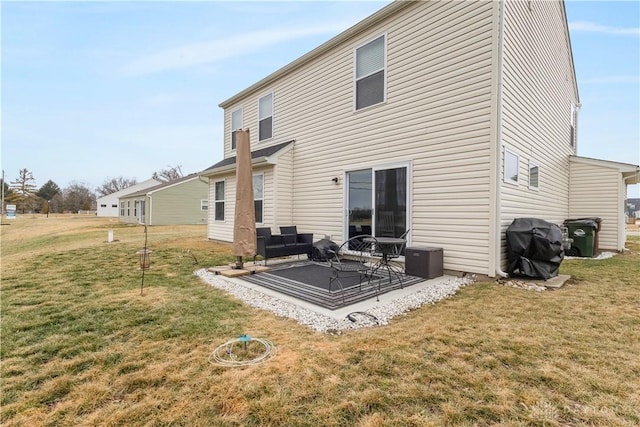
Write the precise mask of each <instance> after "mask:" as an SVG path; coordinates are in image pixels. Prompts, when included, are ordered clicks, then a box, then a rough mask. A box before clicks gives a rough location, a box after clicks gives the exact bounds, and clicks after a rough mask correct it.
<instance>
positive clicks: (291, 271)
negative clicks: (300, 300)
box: [267, 263, 367, 291]
mask: <svg viewBox="0 0 640 427" xmlns="http://www.w3.org/2000/svg"><path fill="white" fill-rule="evenodd" d="M332 271H333V270H332V269H331V267H330V266H329V264H319V263H318V264H316V263H304V264H291V265H287V266H282V267H280V268H274V269H272V270H271V271H269V272H268V273H267V274H272V275H274V276H278V277H282V278H283V279H288V280H294V281H296V282H300V283H304V284H305V285H311V286H315V287H317V288H320V289H325V290H327V291H328V290H329V280H330V278H331V275H332ZM364 281H365V283H366V282H367V279H366V278H364ZM340 282H341V283H342V288H343V289H346V288H350V287H352V286H358V285H360V275H359V274H358V273H350V274H344V273H343V274H342V275H341V276H340ZM336 286H337V285H336V284H335V283H334V284H333V288H334V289H333V290H334V291H335V290H336Z"/></svg>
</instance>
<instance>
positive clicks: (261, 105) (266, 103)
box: [258, 93, 273, 141]
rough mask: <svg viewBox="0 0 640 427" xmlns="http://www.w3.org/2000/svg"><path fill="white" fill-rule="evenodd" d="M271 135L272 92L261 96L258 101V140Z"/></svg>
mask: <svg viewBox="0 0 640 427" xmlns="http://www.w3.org/2000/svg"><path fill="white" fill-rule="evenodd" d="M272 136H273V93H270V94H268V95H265V96H263V97H262V98H260V100H259V101H258V141H264V140H266V139H269V138H271V137H272Z"/></svg>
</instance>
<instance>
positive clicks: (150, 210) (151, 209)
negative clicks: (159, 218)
mask: <svg viewBox="0 0 640 427" xmlns="http://www.w3.org/2000/svg"><path fill="white" fill-rule="evenodd" d="M147 197H149V225H153V221H152V220H151V215H153V199H152V198H151V193H147Z"/></svg>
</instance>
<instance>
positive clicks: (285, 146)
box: [198, 139, 296, 177]
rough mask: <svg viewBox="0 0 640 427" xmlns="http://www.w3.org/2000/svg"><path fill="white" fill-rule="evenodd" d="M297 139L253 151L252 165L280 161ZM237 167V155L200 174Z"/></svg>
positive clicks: (219, 171)
mask: <svg viewBox="0 0 640 427" xmlns="http://www.w3.org/2000/svg"><path fill="white" fill-rule="evenodd" d="M295 142H296V140H295V139H293V140H291V141H287V142H283V143H281V144H278V145H272V146H270V147H266V148H261V149H259V150H255V151H252V152H251V166H253V167H255V166H261V165H268V164H272V165H275V164H277V163H278V157H280V155H282V154H283V153H286V152H288V151H289V150H291V149H292V148H293V144H294V143H295ZM235 169H236V156H233V157H227V158H226V159H223V160H221V161H219V162H218V163H216V164H215V165H213V166H211V167H209V168H207V169H205V170H203V171H202V172H200V173H199V174H198V176H200V177H211V176H215V175H221V174H225V173H227V172H230V171H234V170H235Z"/></svg>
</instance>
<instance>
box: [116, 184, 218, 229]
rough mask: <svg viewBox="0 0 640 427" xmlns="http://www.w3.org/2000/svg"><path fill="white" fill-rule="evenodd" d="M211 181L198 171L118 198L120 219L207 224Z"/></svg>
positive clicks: (158, 223) (134, 222)
mask: <svg viewBox="0 0 640 427" xmlns="http://www.w3.org/2000/svg"><path fill="white" fill-rule="evenodd" d="M208 192H209V185H208V184H207V183H206V182H203V181H202V180H201V179H200V177H199V176H198V175H197V174H190V175H187V176H184V177H182V178H178V179H175V180H172V181H169V182H165V183H160V184H158V185H156V186H154V187H151V188H147V189H145V190H142V191H137V192H134V193H129V194H127V195H125V196H123V197H120V199H119V205H120V215H119V216H120V222H123V223H128V224H146V225H178V224H202V225H204V224H206V223H207V219H208V212H209V195H208Z"/></svg>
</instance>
